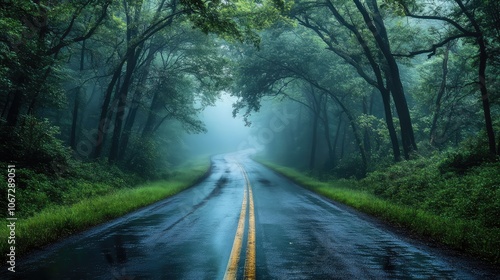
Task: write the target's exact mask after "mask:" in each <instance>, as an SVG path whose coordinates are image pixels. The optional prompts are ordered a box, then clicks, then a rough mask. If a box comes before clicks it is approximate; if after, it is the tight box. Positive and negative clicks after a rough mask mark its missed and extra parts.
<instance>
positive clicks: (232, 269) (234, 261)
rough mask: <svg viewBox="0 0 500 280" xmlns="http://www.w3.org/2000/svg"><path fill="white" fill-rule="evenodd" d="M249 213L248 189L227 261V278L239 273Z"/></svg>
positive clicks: (232, 277) (233, 277) (244, 196)
mask: <svg viewBox="0 0 500 280" xmlns="http://www.w3.org/2000/svg"><path fill="white" fill-rule="evenodd" d="M246 214H247V189H246V188H245V192H244V194H243V202H242V204H241V212H240V219H239V221H238V228H237V229H236V236H235V237H234V242H233V248H232V249H231V255H230V257H229V262H228V263H227V268H226V274H225V275H224V279H225V280H233V279H236V275H237V274H238V263H239V261H240V254H241V246H242V245H243V233H244V232H245V216H246Z"/></svg>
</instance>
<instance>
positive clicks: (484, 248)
mask: <svg viewBox="0 0 500 280" xmlns="http://www.w3.org/2000/svg"><path fill="white" fill-rule="evenodd" d="M257 160H258V161H259V162H260V163H262V164H264V165H266V166H267V167H269V168H271V169H272V170H274V171H276V172H278V173H280V174H282V175H284V176H286V177H288V178H290V179H291V180H292V181H294V182H295V183H297V184H299V185H301V186H304V187H306V188H308V189H310V190H312V191H314V192H316V193H318V194H320V195H323V196H325V197H328V198H330V199H332V200H335V201H338V202H340V203H343V204H346V205H349V206H351V207H353V208H355V209H358V210H360V211H361V212H364V213H367V214H370V215H373V216H376V217H378V218H381V219H382V220H384V221H386V222H388V223H390V224H392V225H395V226H398V227H404V228H406V229H408V230H410V231H411V232H412V233H414V234H416V235H418V236H422V237H425V238H428V239H431V240H435V241H437V242H439V243H442V244H445V245H447V246H449V247H451V248H453V249H458V250H460V251H464V252H467V253H469V254H472V255H474V256H477V257H479V258H481V259H483V260H486V261H488V262H490V263H495V264H498V263H500V228H498V227H488V226H486V225H484V223H482V222H480V221H478V220H472V219H463V218H457V217H450V216H446V215H438V214H435V213H432V212H430V211H426V210H422V209H418V208H416V207H411V206H407V205H403V204H400V203H395V202H392V201H389V200H387V199H382V198H380V197H377V196H375V195H374V194H372V193H370V192H369V191H367V190H363V189H360V188H359V187H357V186H356V184H358V182H356V181H351V180H332V181H327V182H323V181H319V180H318V179H315V178H312V177H309V176H307V175H305V174H303V173H301V172H299V171H297V170H294V169H292V168H288V167H284V166H280V165H276V164H273V163H271V162H268V161H265V160H262V159H257Z"/></svg>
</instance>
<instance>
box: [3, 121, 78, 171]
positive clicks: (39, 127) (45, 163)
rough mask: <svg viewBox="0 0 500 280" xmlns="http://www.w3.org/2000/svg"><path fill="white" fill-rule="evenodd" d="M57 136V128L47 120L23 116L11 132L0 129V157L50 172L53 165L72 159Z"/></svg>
mask: <svg viewBox="0 0 500 280" xmlns="http://www.w3.org/2000/svg"><path fill="white" fill-rule="evenodd" d="M58 134H59V129H58V127H56V126H54V125H52V124H51V123H50V122H49V121H48V120H47V119H38V118H36V117H33V116H25V117H24V119H23V120H22V122H21V125H20V126H18V127H16V128H14V131H9V130H8V129H5V128H3V129H2V130H1V136H0V137H1V138H2V140H3V141H2V142H1V144H0V154H2V155H3V157H2V158H4V159H9V160H10V161H11V162H13V163H19V164H20V165H23V166H25V167H31V168H34V169H36V170H38V171H42V172H47V173H51V172H53V171H54V169H53V168H54V166H58V165H59V166H64V165H67V164H68V162H69V160H70V158H71V151H70V150H69V149H68V148H67V147H65V145H64V144H63V142H62V141H61V140H59V139H58V138H57V136H58Z"/></svg>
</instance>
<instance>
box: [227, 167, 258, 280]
mask: <svg viewBox="0 0 500 280" xmlns="http://www.w3.org/2000/svg"><path fill="white" fill-rule="evenodd" d="M236 164H237V165H238V167H239V168H240V169H241V173H243V177H244V178H245V192H244V193H243V202H242V203H241V212H240V218H239V220H238V227H237V229H236V235H235V237H234V242H233V248H232V249H231V255H230V257H229V262H228V263H227V268H226V273H225V275H224V280H233V279H236V276H237V275H238V263H239V261H240V255H241V247H242V245H243V235H244V233H245V221H246V214H247V207H248V237H247V251H246V256H245V272H244V275H245V279H255V213H254V204H253V193H252V186H251V185H250V180H249V179H248V175H247V173H246V172H245V169H243V166H241V165H240V164H239V163H236Z"/></svg>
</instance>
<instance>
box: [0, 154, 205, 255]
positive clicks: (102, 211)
mask: <svg viewBox="0 0 500 280" xmlns="http://www.w3.org/2000/svg"><path fill="white" fill-rule="evenodd" d="M91 167H96V166H85V168H91ZM97 167H101V168H102V166H97ZM209 167H210V163H209V161H208V160H207V158H206V157H203V158H200V159H197V160H192V161H189V162H186V163H185V164H184V165H183V166H181V167H179V169H177V170H173V171H172V173H171V176H170V177H169V179H166V180H161V181H155V182H152V183H142V184H140V185H132V182H133V181H134V179H137V178H134V176H132V178H130V179H129V180H128V181H127V180H126V179H124V178H127V176H126V175H125V174H123V173H121V172H120V171H119V170H107V171H101V172H96V173H94V174H95V175H97V178H96V176H94V177H93V178H83V177H82V178H78V179H76V180H75V179H73V181H74V182H71V181H70V180H68V179H64V178H61V179H58V180H56V181H49V180H47V178H46V176H45V175H43V174H34V173H32V174H26V173H21V174H19V176H20V177H21V178H23V177H24V178H25V180H24V182H25V183H26V184H27V186H29V187H27V188H26V189H22V190H19V191H18V193H19V196H18V199H19V201H22V202H23V203H22V204H20V205H21V209H19V212H20V215H19V217H22V219H19V220H18V221H17V223H16V228H17V238H16V239H17V241H18V242H17V244H19V245H18V246H17V250H18V251H17V252H18V253H19V254H25V253H27V252H28V251H31V250H33V249H35V248H40V247H42V246H45V245H47V244H49V243H51V242H54V241H57V240H59V239H61V238H63V237H66V236H69V235H71V234H73V233H76V232H80V231H82V230H85V229H87V228H89V227H92V226H95V225H98V224H101V223H103V222H106V221H108V220H111V219H114V218H117V217H120V216H123V215H124V214H126V213H128V212H131V211H133V210H136V209H138V208H140V207H143V206H146V205H149V204H151V203H154V202H156V201H159V200H161V199H164V198H166V197H169V196H172V195H174V194H176V193H178V192H180V191H182V190H184V189H186V188H188V187H190V186H192V185H193V184H195V183H196V182H198V181H199V180H200V179H201V178H203V177H204V176H205V175H206V174H207V172H208V170H209ZM85 171H88V170H85ZM84 173H85V172H84ZM85 174H88V173H85ZM25 176H28V177H25ZM52 180H53V179H52ZM49 201H50V203H47V202H49ZM44 203H45V204H44ZM1 234H2V236H7V235H8V228H3V229H2V230H1ZM7 246H8V244H7V243H6V242H4V243H2V244H1V245H0V250H4V251H6V250H7V248H8V247H7Z"/></svg>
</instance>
